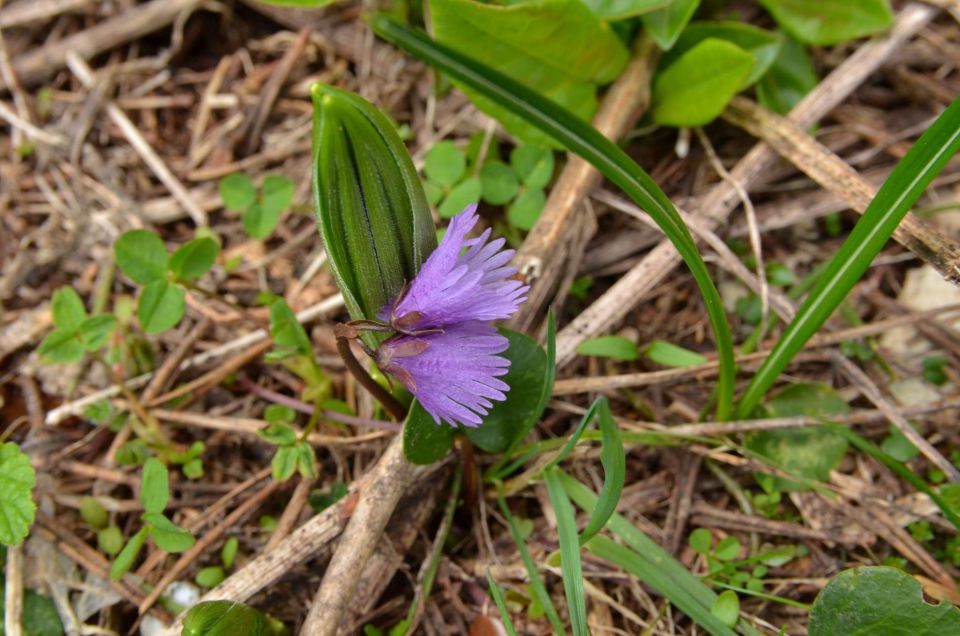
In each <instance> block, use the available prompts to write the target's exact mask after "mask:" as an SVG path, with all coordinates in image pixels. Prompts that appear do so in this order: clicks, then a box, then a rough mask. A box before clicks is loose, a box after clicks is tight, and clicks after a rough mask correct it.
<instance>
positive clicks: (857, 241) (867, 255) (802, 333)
mask: <svg viewBox="0 0 960 636" xmlns="http://www.w3.org/2000/svg"><path fill="white" fill-rule="evenodd" d="M958 149H960V99H957V100H954V101H953V103H952V104H950V106H948V107H947V109H946V110H945V111H944V112H943V113H942V114H941V115H940V116H939V117H937V119H936V121H935V122H934V123H933V125H931V126H930V128H928V129H927V131H926V132H924V133H923V135H921V136H920V139H918V140H917V142H916V143H915V144H914V145H913V147H911V148H910V150H909V151H908V152H907V154H906V156H904V158H903V159H901V160H900V162H899V163H898V164H897V166H896V167H895V168H894V169H893V172H892V173H891V174H890V176H889V177H887V180H886V182H884V184H883V186H882V187H881V188H880V191H879V192H877V195H876V196H875V197H874V199H873V201H871V202H870V205H869V206H867V209H866V210H865V211H864V213H863V216H861V217H860V219H859V220H858V221H857V224H856V226H854V228H853V231H852V232H851V233H850V236H849V237H847V240H845V241H844V242H843V245H842V246H841V247H840V249H839V251H838V252H837V253H836V254H835V255H834V257H833V258H832V259H831V260H830V262H829V264H828V265H827V267H825V268H824V270H823V272H822V273H821V274H820V277H819V278H818V279H817V283H816V284H815V285H814V287H813V289H812V290H811V291H810V293H809V294H808V295H807V298H806V300H805V301H804V302H803V304H802V305H801V306H800V309H799V310H798V311H797V315H796V317H795V318H794V319H793V320H792V321H791V322H790V324H789V325H787V327H786V329H785V330H784V333H783V335H782V336H781V337H780V340H778V341H777V344H776V345H774V348H773V350H772V351H771V352H770V355H769V356H767V358H766V359H765V360H764V361H763V365H762V366H761V367H760V369H759V370H758V371H757V372H756V373H755V374H754V376H753V377H752V378H751V379H750V384H749V385H748V386H747V389H746V391H745V392H744V394H743V397H742V398H741V400H740V403H739V404H738V405H737V416H738V417H746V416H747V415H748V414H749V413H751V412H752V411H753V409H754V407H755V406H756V405H757V404H758V403H759V402H760V399H761V398H762V397H763V394H764V393H766V392H767V390H768V389H769V388H770V387H771V386H773V383H774V382H775V381H776V379H777V377H778V376H779V375H780V373H781V371H783V369H785V368H786V366H787V365H788V364H789V363H790V360H792V359H793V357H794V356H795V355H796V354H797V353H798V352H799V351H800V350H801V349H803V347H804V345H805V344H806V342H807V340H809V339H810V338H811V337H812V336H813V334H814V333H816V332H817V330H818V329H819V328H820V326H821V325H822V324H823V323H824V322H825V321H826V320H827V318H828V317H829V316H830V315H831V314H832V313H833V312H834V310H835V309H836V308H837V307H838V306H839V305H840V303H841V302H843V299H844V298H845V297H846V295H847V293H848V292H849V291H850V290H851V289H852V288H853V286H854V285H855V284H856V282H857V281H858V280H859V279H860V277H861V276H862V275H863V273H864V272H866V271H867V268H868V267H870V263H871V261H872V260H873V258H874V257H875V256H876V255H877V254H878V253H879V252H880V250H881V249H883V246H884V245H885V244H886V242H887V240H888V239H889V238H890V235H891V234H893V231H894V230H895V229H896V227H897V225H899V223H900V221H901V220H902V219H903V217H904V216H905V215H906V214H907V212H908V211H909V210H910V207H911V206H912V205H913V204H914V203H915V202H916V201H917V199H918V198H919V197H920V195H921V194H922V193H923V191H924V189H925V188H926V187H927V185H928V184H929V183H930V181H932V180H933V178H934V177H935V176H936V175H937V174H938V173H939V172H940V171H941V170H942V169H943V167H944V166H945V165H946V164H947V162H948V161H949V160H950V159H951V158H952V157H953V156H954V155H955V154H956V152H957V150H958Z"/></svg>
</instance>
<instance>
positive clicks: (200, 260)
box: [169, 238, 220, 280]
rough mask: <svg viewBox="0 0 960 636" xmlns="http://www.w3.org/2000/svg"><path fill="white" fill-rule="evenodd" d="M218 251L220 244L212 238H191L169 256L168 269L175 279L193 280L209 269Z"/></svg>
mask: <svg viewBox="0 0 960 636" xmlns="http://www.w3.org/2000/svg"><path fill="white" fill-rule="evenodd" d="M219 252H220V246H219V245H217V242H216V241H214V240H213V239H211V238H197V239H193V240H192V241H190V242H189V243H186V244H184V245H181V246H180V247H179V248H178V249H177V251H176V252H174V253H173V255H172V256H171V257H170V265H169V267H170V271H171V272H173V275H174V276H176V277H177V280H195V279H197V278H200V277H201V276H203V275H204V274H206V273H207V272H209V271H210V268H211V267H213V264H214V263H215V262H216V260H217V254H218V253H219Z"/></svg>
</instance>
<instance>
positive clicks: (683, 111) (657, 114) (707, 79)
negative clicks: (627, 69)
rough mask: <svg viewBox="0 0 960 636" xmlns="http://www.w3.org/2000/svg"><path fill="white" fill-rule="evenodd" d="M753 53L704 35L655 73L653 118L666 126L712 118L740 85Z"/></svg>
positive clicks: (704, 120)
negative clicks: (699, 40)
mask: <svg viewBox="0 0 960 636" xmlns="http://www.w3.org/2000/svg"><path fill="white" fill-rule="evenodd" d="M753 66H754V59H753V56H752V55H750V54H749V53H747V52H746V51H744V50H743V49H741V48H740V47H739V46H737V45H736V44H731V43H730V42H727V41H726V40H718V39H716V38H707V39H705V40H703V41H702V42H700V43H699V44H697V45H696V46H694V47H692V48H691V49H690V50H689V51H687V52H686V53H684V54H683V55H681V56H680V57H679V58H677V60H676V61H675V62H674V63H673V64H671V65H670V66H668V67H666V68H665V69H664V70H663V71H661V72H660V73H658V74H657V76H656V78H654V81H653V109H652V113H651V114H652V115H653V120H654V121H655V122H657V123H658V124H663V125H667V126H678V127H679V126H702V125H704V124H708V123H710V122H711V121H713V120H714V119H715V118H716V117H717V115H719V114H720V113H721V112H722V111H723V109H724V107H725V106H726V105H727V103H728V102H729V101H730V100H731V99H732V98H733V96H734V95H736V94H737V92H738V91H739V90H740V88H741V86H743V84H744V81H745V80H746V79H747V77H748V76H749V75H750V69H752V68H753Z"/></svg>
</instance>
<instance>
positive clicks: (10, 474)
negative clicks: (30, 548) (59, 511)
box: [0, 442, 37, 545]
mask: <svg viewBox="0 0 960 636" xmlns="http://www.w3.org/2000/svg"><path fill="white" fill-rule="evenodd" d="M36 483H37V474H36V473H35V472H34V470H33V466H32V465H31V464H30V458H29V457H27V456H26V455H25V454H24V453H23V451H21V450H20V447H19V446H17V445H16V444H14V443H13V442H7V443H5V444H3V445H0V543H2V544H4V545H17V544H19V543H20V542H21V541H23V539H24V537H26V536H27V532H28V531H29V530H30V526H31V525H32V524H33V517H34V514H35V512H36V510H37V506H36V504H34V503H33V487H34V485H36Z"/></svg>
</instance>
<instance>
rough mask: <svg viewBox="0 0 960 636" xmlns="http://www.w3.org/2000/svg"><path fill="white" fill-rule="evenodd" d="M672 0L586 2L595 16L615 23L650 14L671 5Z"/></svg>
mask: <svg viewBox="0 0 960 636" xmlns="http://www.w3.org/2000/svg"><path fill="white" fill-rule="evenodd" d="M670 1H671V0H584V4H586V5H587V6H588V7H590V10H591V11H592V12H593V14H594V15H595V16H597V17H598V18H600V19H601V20H606V21H609V22H613V21H615V20H624V19H626V18H632V17H634V16H638V15H641V14H644V13H650V12H651V11H656V10H657V9H662V8H663V7H665V6H667V5H668V4H670Z"/></svg>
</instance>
